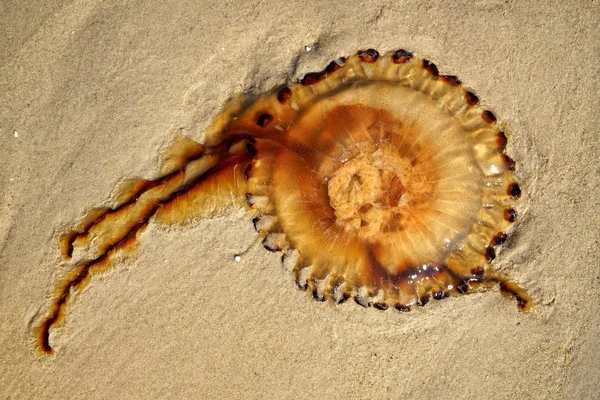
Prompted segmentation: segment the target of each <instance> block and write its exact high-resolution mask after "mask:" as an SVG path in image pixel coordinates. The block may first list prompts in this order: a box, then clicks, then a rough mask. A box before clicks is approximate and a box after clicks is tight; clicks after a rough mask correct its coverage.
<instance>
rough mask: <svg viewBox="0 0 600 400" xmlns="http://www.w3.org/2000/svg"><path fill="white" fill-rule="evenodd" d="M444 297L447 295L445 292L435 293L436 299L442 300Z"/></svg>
mask: <svg viewBox="0 0 600 400" xmlns="http://www.w3.org/2000/svg"><path fill="white" fill-rule="evenodd" d="M444 297H446V293H444V292H435V293H433V298H434V299H435V300H442V299H443V298H444Z"/></svg>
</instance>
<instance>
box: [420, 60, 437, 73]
mask: <svg viewBox="0 0 600 400" xmlns="http://www.w3.org/2000/svg"><path fill="white" fill-rule="evenodd" d="M423 68H425V69H426V70H427V71H429V73H430V74H431V75H433V76H440V71H438V68H437V66H436V65H435V64H434V63H432V62H431V61H429V60H428V59H426V58H424V59H423Z"/></svg>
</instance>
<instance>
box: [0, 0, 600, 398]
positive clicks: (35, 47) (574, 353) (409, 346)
mask: <svg viewBox="0 0 600 400" xmlns="http://www.w3.org/2000/svg"><path fill="white" fill-rule="evenodd" d="M599 16H600V7H599V6H598V4H597V3H593V2H590V1H579V2H572V3H565V2H560V1H553V2H551V3H545V4H544V5H539V6H533V5H530V4H529V3H526V2H504V1H487V2H470V1H465V2H455V3H452V4H450V3H448V4H444V5H441V4H440V5H437V4H429V3H427V4H425V3H423V2H413V1H410V2H407V3H405V4H402V5H400V4H397V2H392V1H373V2H367V3H365V2H352V3H347V4H342V3H341V2H340V3H339V4H337V3H336V4H327V5H325V4H324V3H321V2H317V1H303V2H292V1H283V2H281V1H279V2H269V1H262V2H258V1H257V2H239V3H231V4H226V3H225V2H201V3H195V2H189V3H188V2H169V3H168V4H162V3H160V4H159V3H158V2H155V3H152V4H150V5H148V4H142V3H140V4H135V5H134V4H131V5H123V4H122V3H121V2H116V1H110V2H102V3H100V2H98V3H89V2H81V1H75V2H52V1H49V2H45V3H44V2H41V3H39V4H37V5H36V6H33V5H32V6H23V5H22V4H21V3H17V2H14V4H13V3H5V4H3V5H2V6H0V31H1V32H2V35H1V36H0V60H1V62H0V160H1V162H0V182H1V183H2V186H1V190H0V194H1V197H0V201H1V203H0V204H1V206H0V209H1V212H0V315H1V318H2V324H1V325H0V340H1V342H2V343H3V344H4V350H3V351H2V352H1V355H0V365H1V370H0V397H2V398H34V397H35V398H59V397H73V398H144V397H146V398H147V397H150V398H169V397H172V398H211V399H214V398H223V399H229V398H314V397H316V396H318V397H336V398H337V397H339V398H416V397H418V398H423V399H434V398H440V397H449V398H464V399H467V398H469V399H472V398H488V399H505V398H515V399H517V398H519V399H522V398H536V399H537V398H547V399H562V398H567V399H594V398H598V397H599V396H600V384H599V383H598V382H600V372H598V368H597V362H596V360H597V359H598V357H599V356H600V352H599V349H600V313H598V311H597V309H598V306H597V304H596V303H597V299H598V295H599V294H600V270H599V268H600V267H599V264H598V261H597V252H598V250H599V248H600V244H599V242H600V231H599V230H598V228H597V227H598V226H599V225H600V214H599V212H598V211H599V210H600V187H599V184H600V145H599V144H598V138H599V133H598V132H599V131H600V123H599V122H598V120H599V118H598V117H599V116H600V115H599V114H600V113H599V112H598V109H599V105H600V104H599V99H600V91H599V86H600V84H599V83H598V82H599V78H600V77H599V73H598V67H597V62H598V58H599V54H600V48H599V45H598V43H600V34H599V33H598V30H597V25H598V19H599ZM369 47H373V48H376V49H378V50H380V51H381V52H385V51H388V50H394V49H397V48H407V49H410V50H412V51H415V52H417V53H419V54H423V55H426V56H428V57H430V59H431V60H432V61H433V62H435V63H436V65H437V66H438V68H439V69H440V72H441V73H446V74H455V75H458V76H459V77H460V79H461V80H462V81H463V83H464V84H465V85H466V86H468V87H470V88H473V89H474V91H475V92H476V93H477V95H478V96H479V97H480V98H481V99H482V101H483V102H484V104H486V105H489V107H490V108H491V109H492V110H493V111H494V113H495V114H496V115H497V117H498V119H499V121H500V122H501V123H503V124H506V126H507V127H508V130H509V132H510V133H511V134H512V138H511V142H510V143H509V151H510V154H511V155H512V156H513V158H514V159H515V160H516V162H517V173H518V175H519V177H520V179H521V182H522V189H523V200H522V203H521V206H520V211H521V218H520V221H519V223H518V224H517V226H516V230H515V231H514V234H513V235H512V236H511V238H510V239H509V242H508V243H507V245H506V246H504V248H503V249H502V251H500V252H499V254H498V258H497V259H496V261H495V262H494V263H495V267H496V268H497V269H498V270H500V271H501V272H502V273H504V274H506V275H507V276H509V277H510V278H512V279H513V280H515V281H517V282H518V283H519V284H521V285H522V286H523V287H526V288H527V289H528V292H529V294H530V295H531V296H532V297H533V298H534V300H535V302H536V305H535V307H534V308H533V310H532V311H531V312H529V313H519V312H518V311H517V308H516V306H515V303H514V302H513V301H512V300H509V299H506V298H504V297H502V296H501V295H499V294H498V293H483V294H473V295H469V296H462V297H456V298H449V299H445V300H443V301H439V302H431V303H430V304H428V305H427V306H426V307H423V308H421V309H418V310H415V311H414V312H410V313H399V312H395V311H393V310H388V311H385V312H380V311H377V310H374V309H363V308H361V307H359V306H357V305H356V304H354V303H352V304H350V303H348V304H344V305H342V306H339V307H335V306H330V305H328V304H323V303H317V302H315V301H313V300H312V299H310V298H309V297H308V296H307V295H306V294H305V293H303V292H301V291H299V290H298V289H297V288H296V287H295V285H294V283H293V281H292V278H291V276H290V274H289V273H288V272H287V271H285V270H284V269H282V268H281V265H280V260H279V257H278V256H277V255H276V254H273V253H270V252H267V251H265V250H264V249H263V248H262V247H261V246H255V247H252V248H251V250H250V251H249V252H248V253H247V254H245V255H244V257H242V259H241V260H240V262H235V261H234V259H233V254H235V253H238V252H240V251H242V250H244V249H246V248H247V247H248V246H250V245H251V244H252V242H253V241H254V239H255V238H256V233H255V232H254V230H253V227H252V224H251V222H250V221H249V219H248V218H247V217H246V216H245V214H244V212H243V211H241V210H239V211H232V212H230V213H226V214H223V215H220V216H217V217H214V218H211V219H207V220H201V221H197V222H195V223H193V224H191V225H189V226H183V227H165V226H161V225H159V224H152V223H151V224H150V225H149V226H148V228H147V229H146V230H145V231H144V233H143V234H142V236H141V238H140V245H139V248H138V254H137V256H136V257H134V258H132V259H129V260H125V261H123V262H121V263H117V264H116V265H115V266H114V268H112V269H111V270H110V271H108V272H106V273H105V274H102V275H100V276H97V277H94V279H93V280H92V281H91V283H90V285H89V286H88V287H87V288H86V289H85V291H84V292H83V293H78V294H77V295H75V296H74V301H73V302H72V306H71V307H70V308H69V312H68V314H67V318H66V322H65V324H64V325H63V326H61V327H60V328H57V329H55V330H53V332H52V336H51V340H52V342H53V343H54V345H55V346H56V350H57V351H56V353H55V355H53V356H52V357H45V358H40V357H39V356H37V355H36V353H35V351H34V348H33V342H32V335H31V330H32V327H33V326H34V325H35V323H36V322H37V321H39V319H40V316H41V315H43V313H44V312H45V311H46V310H47V307H48V305H49V303H48V298H49V296H50V295H51V293H52V290H53V288H54V285H55V283H56V281H57V279H58V278H59V277H60V276H61V275H62V274H64V273H65V272H66V271H68V270H69V264H68V263H65V262H63V261H61V258H60V252H59V250H58V242H57V239H58V236H59V235H60V234H61V233H62V232H64V231H65V230H67V229H69V228H71V227H72V226H73V224H74V223H76V222H77V221H78V220H79V219H80V218H81V217H82V216H83V215H84V213H85V212H86V211H87V210H89V209H90V208H91V207H94V206H97V205H101V204H103V202H106V201H107V200H108V199H109V195H110V193H111V191H112V189H113V188H114V186H115V185H116V184H117V183H118V182H120V181H121V180H122V179H123V178H126V177H146V178H152V177H156V176H157V175H158V160H159V154H160V151H161V149H164V148H165V147H166V146H167V145H168V144H169V143H171V141H172V140H173V138H174V137H175V136H176V135H177V134H184V135H187V136H189V137H191V138H193V139H195V140H199V141H200V140H202V132H203V129H204V128H205V126H206V125H207V124H208V123H209V122H210V120H211V118H213V117H214V116H215V115H216V114H217V113H218V112H219V110H220V109H221V107H222V105H223V104H224V103H225V102H226V101H227V100H228V99H229V98H230V97H231V95H232V94H233V93H239V92H242V91H250V92H255V93H259V92H262V91H265V90H268V89H270V88H271V87H273V86H274V85H277V84H280V83H282V82H284V81H286V80H287V79H298V78H300V77H302V76H303V75H304V74H305V73H307V72H311V71H317V70H320V69H322V68H323V67H324V66H325V65H327V63H328V62H329V61H330V60H331V59H335V58H337V57H340V56H344V55H349V54H352V53H354V52H355V51H356V50H358V49H364V48H369Z"/></svg>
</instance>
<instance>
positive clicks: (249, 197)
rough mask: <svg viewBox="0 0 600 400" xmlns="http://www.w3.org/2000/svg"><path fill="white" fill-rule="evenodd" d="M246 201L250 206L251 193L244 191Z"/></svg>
mask: <svg viewBox="0 0 600 400" xmlns="http://www.w3.org/2000/svg"><path fill="white" fill-rule="evenodd" d="M246 203H247V204H248V205H249V206H250V207H252V205H253V203H252V194H250V193H246Z"/></svg>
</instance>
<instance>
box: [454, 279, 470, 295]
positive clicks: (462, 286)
mask: <svg viewBox="0 0 600 400" xmlns="http://www.w3.org/2000/svg"><path fill="white" fill-rule="evenodd" d="M456 290H457V291H458V293H467V290H469V283H468V282H467V281H466V280H464V279H463V280H461V281H460V282H459V283H458V284H457V285H456Z"/></svg>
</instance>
